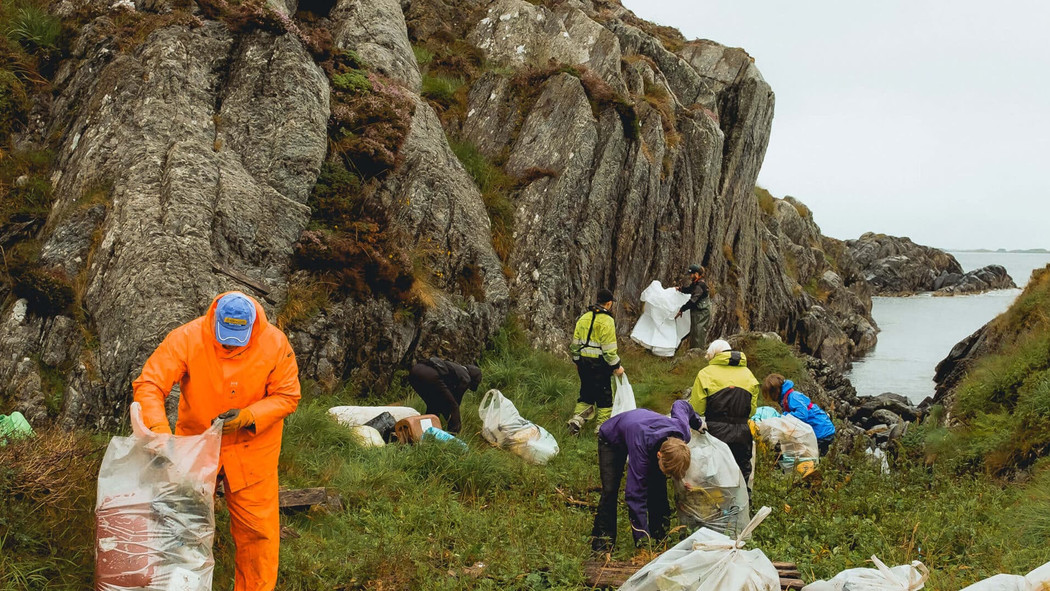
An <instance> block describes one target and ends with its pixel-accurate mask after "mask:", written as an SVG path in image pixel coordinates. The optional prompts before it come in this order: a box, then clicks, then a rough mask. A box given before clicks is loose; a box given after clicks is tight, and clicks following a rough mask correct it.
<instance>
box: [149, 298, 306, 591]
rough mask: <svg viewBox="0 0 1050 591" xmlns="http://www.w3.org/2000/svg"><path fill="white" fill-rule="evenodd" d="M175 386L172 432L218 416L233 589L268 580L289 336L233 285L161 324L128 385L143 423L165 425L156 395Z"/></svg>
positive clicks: (295, 382)
mask: <svg viewBox="0 0 1050 591" xmlns="http://www.w3.org/2000/svg"><path fill="white" fill-rule="evenodd" d="M175 384H179V386H180V388H181V393H182V394H181V397H180V399H179V416H178V421H177V422H176V424H175V434H176V435H198V434H200V433H202V432H204V430H205V429H207V428H208V427H209V426H210V425H211V423H212V422H213V421H215V420H216V419H222V420H224V421H225V422H224V423H223V426H222V448H221V451H220V453H219V478H220V479H221V480H222V481H223V488H224V489H225V493H226V506H227V507H228V508H229V510H230V530H231V533H232V534H233V541H234V544H236V548H237V552H236V559H235V561H236V565H235V575H234V589H235V590H236V591H264V590H265V591H269V590H271V589H273V588H274V586H275V585H276V584H277V561H278V556H279V551H280V530H281V523H280V517H279V515H278V513H277V511H278V506H277V501H278V498H277V460H278V457H279V456H280V454H281V434H282V431H283V427H284V417H286V416H288V415H290V414H292V412H294V411H295V408H296V406H298V404H299V369H298V367H297V365H296V363H295V353H294V352H293V351H292V347H291V345H290V344H289V343H288V338H287V337H286V336H285V335H284V333H283V332H281V330H280V329H278V328H277V327H276V326H274V325H272V324H270V323H269V322H267V320H266V314H265V313H264V312H263V309H262V306H260V305H259V304H258V302H256V301H255V300H253V299H252V298H250V297H248V296H246V295H244V294H243V293H240V292H236V291H234V292H227V293H224V294H220V295H219V296H217V297H216V298H215V299H214V300H213V301H212V303H211V306H209V307H208V313H207V314H205V315H204V316H202V317H200V318H197V319H196V320H193V321H191V322H189V323H187V324H184V325H182V326H180V327H178V328H176V329H175V330H173V331H171V332H170V333H168V336H167V337H165V339H164V341H163V342H162V343H161V344H160V346H159V347H157V350H156V351H154V352H153V354H152V355H150V357H149V359H147V360H146V364H145V365H144V366H143V367H142V375H140V376H139V377H138V379H136V380H135V382H134V384H133V388H134V398H135V400H136V401H137V402H138V403H139V404H141V405H142V418H143V420H144V422H145V423H146V426H147V427H149V428H150V430H152V431H154V432H156V433H166V434H170V433H171V428H170V427H169V426H168V417H167V416H166V414H165V412H164V398H165V397H166V396H167V395H168V393H169V392H170V391H171V389H172V387H173V386H174V385H175Z"/></svg>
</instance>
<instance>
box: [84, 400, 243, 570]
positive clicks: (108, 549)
mask: <svg viewBox="0 0 1050 591" xmlns="http://www.w3.org/2000/svg"><path fill="white" fill-rule="evenodd" d="M131 427H132V431H133V433H132V435H131V436H129V437H114V438H112V439H111V440H110V442H109V447H108V448H107V449H106V455H105V457H103V459H102V467H101V468H100V470H99V475H98V496H97V500H96V503H95V519H96V531H95V533H96V542H95V588H96V589H97V590H98V591H131V590H134V591H210V589H211V581H212V570H213V568H214V564H215V561H214V558H213V557H212V539H213V538H214V537H215V505H214V495H215V478H216V476H217V474H218V471H219V447H220V445H221V443H222V421H217V422H216V423H215V424H214V425H212V426H211V427H210V428H209V429H208V430H207V431H205V432H204V433H202V434H200V435H192V436H175V435H166V434H163V435H161V434H155V433H153V432H151V431H149V430H148V429H146V426H145V425H144V424H143V422H142V409H141V407H140V406H139V404H138V403H137V402H135V403H132V405H131Z"/></svg>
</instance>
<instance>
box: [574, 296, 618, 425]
mask: <svg viewBox="0 0 1050 591" xmlns="http://www.w3.org/2000/svg"><path fill="white" fill-rule="evenodd" d="M612 304H613V293H612V292H611V291H609V290H608V289H599V290H598V303H597V304H594V305H592V306H589V307H588V308H587V311H586V312H584V313H583V315H582V316H580V318H579V319H578V320H577V321H576V330H575V331H574V332H573V334H572V344H571V345H569V352H570V353H571V354H572V361H573V363H575V364H576V371H577V373H579V375H580V397H579V399H578V400H577V402H576V408H575V409H574V410H573V416H572V418H571V419H569V422H568V429H569V433H571V434H573V435H578V434H579V432H580V431H582V430H583V425H584V424H585V423H586V422H587V421H589V420H590V419H591V418H592V417H595V418H596V423H597V424H595V426H594V431H595V432H596V433H597V432H598V429H599V428H600V427H601V426H602V423H604V422H605V421H606V420H608V418H609V417H611V416H612V403H613V392H612V376H613V375H622V374H623V368H622V367H620V356H619V355H618V354H617V353H616V321H615V320H613V316H612V312H610V311H609V310H610V308H612Z"/></svg>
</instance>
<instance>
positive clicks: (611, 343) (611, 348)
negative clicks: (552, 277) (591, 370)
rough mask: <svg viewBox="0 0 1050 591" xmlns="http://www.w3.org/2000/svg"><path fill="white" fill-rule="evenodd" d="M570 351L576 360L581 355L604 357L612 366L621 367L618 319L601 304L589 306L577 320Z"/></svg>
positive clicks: (594, 357) (595, 357) (596, 357)
mask: <svg viewBox="0 0 1050 591" xmlns="http://www.w3.org/2000/svg"><path fill="white" fill-rule="evenodd" d="M588 334H589V335H590V338H589V339H588ZM569 352H570V353H572V358H573V360H574V361H575V360H579V359H580V358H581V357H589V358H591V359H598V358H602V359H604V360H605V363H607V364H609V365H610V366H611V367H613V368H617V367H620V356H619V355H618V354H617V353H616V321H615V320H613V317H612V314H610V313H609V311H608V310H606V309H605V308H602V307H601V306H591V307H590V308H588V310H587V311H586V312H584V313H583V315H582V316H580V319H579V320H577V321H576V330H575V331H573V333H572V344H571V345H569Z"/></svg>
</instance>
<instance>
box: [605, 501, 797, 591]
mask: <svg viewBox="0 0 1050 591" xmlns="http://www.w3.org/2000/svg"><path fill="white" fill-rule="evenodd" d="M770 512H771V510H770V508H769V507H762V508H761V509H759V511H758V514H757V515H755V518H754V519H752V520H751V522H750V523H748V524H747V527H745V528H744V529H743V530H742V531H741V532H740V535H739V536H737V538H736V539H735V540H734V539H733V538H729V537H727V536H724V535H722V534H720V533H718V532H714V531H711V530H709V529H707V528H701V529H700V530H698V531H697V532H696V533H694V534H693V535H691V536H689V537H688V538H686V539H685V540H683V541H682V542H681V543H679V544H678V545H676V546H675V547H673V548H671V549H670V550H668V551H666V552H664V553H663V554H661V555H660V556H658V557H656V559H654V560H653V561H652V562H650V563H649V564H647V565H645V566H644V567H642V569H641V570H639V571H638V572H636V573H635V574H634V575H633V576H631V578H630V579H627V582H626V583H624V584H623V586H622V587H620V591H780V575H779V574H777V569H776V567H774V566H773V563H772V562H770V560H769V558H767V557H766V555H765V554H764V553H763V552H762V551H761V550H758V549H753V550H744V542H743V540H744V539H745V538H747V537H749V536H750V535H751V532H752V531H753V530H754V529H755V528H756V527H758V524H760V523H762V520H763V519H765V518H766V516H768V515H769V513H770Z"/></svg>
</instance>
